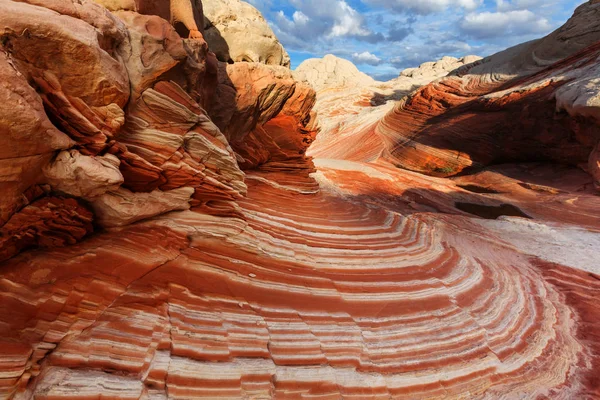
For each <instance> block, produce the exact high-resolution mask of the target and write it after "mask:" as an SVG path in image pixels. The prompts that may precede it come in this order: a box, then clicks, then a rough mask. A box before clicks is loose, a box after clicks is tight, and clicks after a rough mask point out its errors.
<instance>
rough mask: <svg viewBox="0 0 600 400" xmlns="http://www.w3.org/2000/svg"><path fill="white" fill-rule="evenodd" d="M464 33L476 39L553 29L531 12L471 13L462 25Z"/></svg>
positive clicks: (543, 31)
mask: <svg viewBox="0 0 600 400" xmlns="http://www.w3.org/2000/svg"><path fill="white" fill-rule="evenodd" d="M460 29H461V31H462V32H463V33H465V34H467V35H469V36H470V37H473V38H476V39H488V38H492V37H498V36H502V35H504V36H506V35H513V36H517V35H528V34H534V33H538V34H541V33H546V32H548V31H550V30H551V29H552V25H551V24H550V22H549V21H548V20H547V19H546V18H544V17H541V16H538V15H536V14H534V13H533V12H531V11H529V10H514V11H498V12H489V11H485V12H481V13H469V14H467V15H465V17H464V18H463V19H462V21H461V23H460Z"/></svg>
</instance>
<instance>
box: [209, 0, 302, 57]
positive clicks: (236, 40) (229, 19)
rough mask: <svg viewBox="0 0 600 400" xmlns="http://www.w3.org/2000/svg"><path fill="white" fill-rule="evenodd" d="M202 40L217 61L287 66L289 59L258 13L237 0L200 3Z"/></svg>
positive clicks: (245, 3) (248, 5)
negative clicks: (202, 20) (215, 56)
mask: <svg viewBox="0 0 600 400" xmlns="http://www.w3.org/2000/svg"><path fill="white" fill-rule="evenodd" d="M202 2H203V4H204V17H205V19H204V21H205V22H204V37H205V38H206V41H207V42H208V45H209V47H210V50H211V51H213V52H214V53H215V54H216V55H217V58H218V59H219V60H220V61H223V62H227V63H233V62H242V61H245V62H257V63H263V64H268V65H282V66H284V67H288V68H289V67H290V57H289V55H288V53H287V52H286V51H285V49H284V48H283V46H282V45H281V43H279V40H278V39H277V37H276V36H275V34H274V33H273V31H272V30H271V28H270V27H269V25H268V24H267V21H265V19H264V17H263V16H262V15H261V13H260V12H259V11H258V10H257V9H256V8H254V7H253V6H251V5H250V4H248V3H247V2H245V1H241V0H203V1H202Z"/></svg>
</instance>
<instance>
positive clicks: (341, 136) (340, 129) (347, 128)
mask: <svg viewBox="0 0 600 400" xmlns="http://www.w3.org/2000/svg"><path fill="white" fill-rule="evenodd" d="M478 60H480V57H477V56H467V57H463V58H460V59H457V58H454V57H444V58H442V59H441V60H439V61H437V62H428V63H423V64H422V65H420V66H419V67H418V68H409V69H406V70H404V71H402V72H401V74H400V76H398V78H396V79H393V80H391V81H388V82H377V81H375V80H374V79H373V78H371V77H370V76H368V75H366V74H364V73H362V72H360V71H359V70H358V68H356V66H355V65H354V64H352V63H351V62H350V61H348V60H344V59H342V58H338V57H335V56H333V55H331V54H329V55H326V56H325V57H323V58H322V59H309V60H306V61H304V62H303V63H302V64H300V65H299V66H298V68H297V69H296V70H295V76H296V78H297V79H299V80H302V81H305V82H307V83H308V84H310V85H311V86H312V87H313V88H314V89H315V90H316V91H317V93H318V99H317V103H316V105H315V107H314V112H315V116H313V123H314V124H315V125H318V126H319V128H320V134H319V136H318V137H317V138H316V143H315V144H314V146H312V147H311V149H310V155H314V156H319V157H321V156H323V157H330V158H344V159H348V160H363V161H370V160H374V159H376V158H377V157H378V156H379V154H380V153H381V152H382V150H383V143H382V141H381V140H380V139H379V137H377V136H374V135H372V134H371V132H372V131H373V126H374V124H376V123H377V122H378V121H379V120H380V119H382V118H383V116H384V115H385V114H386V113H387V112H388V111H389V110H390V109H391V108H392V107H393V105H394V102H395V101H397V100H400V99H401V98H403V97H404V96H406V95H408V94H409V93H411V92H412V91H414V90H415V89H417V88H419V87H421V86H423V85H426V84H428V83H430V82H431V81H433V80H435V79H437V78H440V77H443V76H446V75H448V73H450V72H451V71H453V70H455V69H458V68H460V67H462V66H464V65H466V64H469V63H472V62H475V61H478ZM357 132H358V136H357V137H356V138H354V139H353V140H357V141H359V142H364V143H365V145H364V146H360V147H358V146H353V147H352V149H350V148H348V147H347V145H345V144H342V142H344V141H346V138H347V136H348V135H351V136H353V135H355V134H356V133H357ZM346 143H347V144H350V142H346Z"/></svg>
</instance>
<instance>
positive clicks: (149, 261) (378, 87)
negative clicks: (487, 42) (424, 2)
mask: <svg viewBox="0 0 600 400" xmlns="http://www.w3.org/2000/svg"><path fill="white" fill-rule="evenodd" d="M596 3H597V1H591V2H589V3H587V4H586V5H585V6H583V8H580V9H579V10H578V11H577V13H576V15H575V17H574V19H573V20H571V21H570V22H569V23H568V24H567V27H569V28H568V29H566V30H559V32H562V33H561V34H560V35H563V36H560V35H558V36H557V34H554V36H552V35H551V36H550V37H549V38H546V39H544V40H542V41H538V42H535V43H533V44H528V45H527V46H534V47H535V48H536V49H539V51H540V54H542V52H543V51H542V50H543V49H546V50H547V51H548V53H547V55H548V57H554V58H556V59H555V60H554V61H556V63H552V64H550V65H548V66H546V67H539V66H538V67H534V66H533V64H531V62H532V60H537V61H536V62H539V61H540V59H539V58H536V57H533V56H532V55H531V54H529V55H528V54H527V53H526V52H525V50H523V49H524V48H525V47H520V48H517V49H513V50H509V51H508V52H507V53H505V54H504V55H501V56H495V57H492V58H488V59H486V60H483V61H478V62H476V63H475V65H470V66H466V67H463V68H462V69H459V70H458V71H456V72H454V73H453V75H452V76H450V77H446V78H442V79H441V80H438V81H436V82H434V83H432V84H429V85H426V86H425V87H423V88H421V89H418V90H417V91H413V90H414V89H415V88H416V87H418V86H419V85H420V83H419V82H421V81H417V80H415V79H417V78H416V76H419V78H418V79H425V78H423V77H422V75H426V74H421V73H420V72H418V71H412V72H410V74H411V75H415V77H412V76H411V77H409V76H404V77H400V78H398V80H397V81H399V82H402V81H404V82H405V83H400V84H399V83H398V82H396V83H394V81H392V82H390V83H378V82H372V81H369V82H366V83H365V85H364V86H362V87H355V88H348V87H347V86H344V85H343V84H342V85H340V86H336V87H327V86H323V87H322V88H320V90H319V91H318V93H317V94H316V95H315V91H314V90H313V89H312V88H311V87H310V86H309V84H308V83H307V82H304V81H302V80H299V79H298V75H297V74H294V73H292V72H291V71H289V69H287V68H285V67H281V66H269V65H265V64H262V63H234V64H227V63H223V62H220V63H219V62H217V60H216V59H215V58H214V56H213V55H212V54H211V53H210V52H209V51H208V45H207V44H206V43H205V42H204V41H203V40H201V39H200V38H195V39H191V40H190V39H185V38H182V37H181V35H179V34H178V33H177V31H176V29H174V28H173V26H172V25H171V24H170V23H169V21H167V20H166V19H164V18H160V17H159V16H156V15H145V14H140V13H138V12H136V11H132V10H125V9H122V8H119V9H118V10H115V11H114V12H113V13H109V12H108V11H107V10H106V9H105V8H102V7H100V6H99V5H97V4H95V3H93V2H92V1H91V0H68V1H56V2H53V1H47V2H43V4H42V2H40V0H27V1H12V0H0V22H2V24H0V28H2V27H5V26H6V28H2V29H4V30H3V31H2V32H1V36H2V37H4V38H5V39H3V40H2V41H1V42H0V43H1V46H0V78H2V80H0V100H2V101H0V144H3V146H2V147H1V148H0V184H1V185H2V190H3V195H4V194H7V195H6V196H1V197H0V205H1V206H2V208H1V210H2V214H1V217H2V220H0V398H3V399H4V398H6V399H47V400H50V399H52V400H60V399H81V398H90V399H97V398H110V399H206V398H231V399H245V398H248V399H250V398H251V399H278V400H279V399H284V400H286V399H290V400H292V399H309V398H322V399H325V398H327V399H340V398H356V399H406V398H415V399H425V398H426V399H464V398H470V399H482V400H484V399H499V398H505V399H520V398H526V399H529V398H536V399H537V398H545V399H588V398H589V399H594V398H599V397H600V381H599V380H598V374H597V371H598V368H600V336H599V334H598V332H599V329H598V328H599V327H598V321H599V320H600V309H599V307H598V304H597V298H598V296H600V269H599V268H598V264H597V249H598V248H599V246H600V197H599V196H597V195H596V193H595V189H594V187H593V183H594V182H593V178H592V177H591V176H590V174H589V173H592V174H595V173H596V172H597V169H594V168H597V167H598V165H597V161H598V155H597V154H598V148H597V147H595V146H597V143H595V142H594V139H595V136H594V135H595V132H597V126H598V125H597V123H598V121H597V120H596V115H597V111H596V109H595V108H596V107H597V105H596V100H595V97H596V96H595V95H594V88H595V87H596V86H595V85H594V82H595V81H594V79H593V77H594V76H597V75H598V72H597V71H595V70H594V68H595V67H596V66H597V65H598V62H597V59H598V54H597V51H598V48H597V47H598V45H592V47H587V48H585V42H586V41H588V40H589V41H592V40H597V39H594V37H595V35H597V32H600V29H597V28H598V26H597V25H598V19H594V18H592V17H593V16H594V15H595V14H594V13H595V12H596V10H597V5H596ZM599 5H600V4H599ZM592 21H593V23H592ZM582 22H585V23H588V24H591V25H589V26H588V28H587V29H583V28H581V26H580V23H582ZM25 31H26V32H28V33H23V34H20V33H22V32H25ZM15 32H19V34H15ZM586 32H587V35H586V34H585V33H586ZM571 33H572V34H573V35H574V36H572V37H571V39H570V40H572V41H573V42H574V43H575V44H573V46H572V47H573V49H572V53H573V54H571V55H570V56H568V57H567V58H564V59H559V58H560V51H564V52H565V53H564V55H565V56H567V54H566V52H567V49H571V46H567V45H564V43H563V42H562V40H563V39H564V38H565V36H564V35H570V34H571ZM49 38H50V39H49ZM553 38H554V39H553ZM552 40H557V41H558V43H557V44H556V46H554V47H553V46H552V45H551V41H552ZM44 41H46V42H47V41H51V42H52V43H46V42H44ZM36 46H39V47H40V48H41V49H43V50H44V51H45V52H47V53H37V52H36V51H35V48H36ZM51 46H54V47H51ZM536 46H537V47H536ZM534 47H528V48H529V49H532V48H534ZM578 47H581V49H579V48H578ZM53 49H57V50H53ZM557 49H558V50H557ZM561 49H562V50H561ZM546 50H544V51H546ZM53 51H54V52H53ZM557 51H558V52H557ZM507 54H512V56H511V57H512V58H510V60H512V61H510V60H509V61H510V62H509V61H507V60H508V58H506V57H507ZM544 54H546V53H544ZM536 55H537V53H536ZM52 56H54V57H52ZM59 56H60V57H59ZM548 59H549V58H548ZM80 60H84V61H85V62H86V65H84V66H81V67H80V68H79V65H78V63H79V62H80ZM515 60H521V61H522V63H521V64H519V62H516V61H515ZM334 61H335V60H332V64H338V65H343V64H344V63H343V62H338V61H335V62H334ZM449 61H451V60H448V59H446V60H445V61H442V65H446V64H447V63H448V62H449ZM434 65H435V64H434ZM518 65H521V66H522V67H523V69H522V70H521V69H519V67H518ZM430 67H431V65H429V64H427V65H426V66H424V68H423V70H425V69H430ZM440 68H441V67H440ZM431 69H433V70H436V68H431ZM347 70H351V69H350V68H348V69H347ZM476 70H479V71H483V72H481V74H480V75H473V71H476ZM77 71H83V73H84V74H85V75H84V76H85V78H86V79H80V78H79V81H78V78H77V76H76V74H77ZM421 72H424V71H421ZM353 73H355V71H353ZM406 74H408V72H407V73H406ZM594 74H595V75H594ZM4 78H6V79H4ZM306 79H308V80H310V78H309V77H307V78H306ZM327 79H328V78H327V77H326V76H325V78H324V81H326V80H327ZM511 79H512V80H511ZM339 81H340V82H344V79H343V77H342V78H341V79H340V80H339ZM365 81H366V80H365ZM411 81H412V82H413V83H410V84H409V83H408V82H411ZM540 82H546V83H545V84H541V83H540ZM394 85H405V86H400V87H398V86H396V89H394V87H395V86H394ZM413 86H416V87H413ZM516 88H519V89H518V90H517V89H516ZM529 88H533V89H531V93H533V94H534V96H530V94H531V93H530V92H528V90H529ZM407 91H413V93H412V95H411V96H409V97H407V98H404V100H402V101H400V102H399V103H398V104H395V102H394V100H395V99H397V98H400V97H403V96H404V93H406V92H407ZM342 96H345V97H342ZM465 98H469V99H470V100H468V101H464V99H465ZM427 101H428V103H426V102H427ZM528 101H532V103H528ZM424 104H427V106H428V107H429V109H430V110H432V111H434V112H435V113H438V114H437V117H435V118H431V119H427V120H425V117H424V115H425V112H424V111H423V108H418V107H417V106H419V107H424V106H423V105H424ZM540 104H543V105H546V106H548V107H542V108H540V107H539V106H540ZM517 105H518V106H519V107H517ZM411 107H412V108H411ZM454 107H456V109H455V108H454ZM486 107H487V108H486ZM557 107H558V110H559V111H558V115H555V114H552V118H553V119H552V120H553V122H554V125H552V126H554V129H556V130H557V131H552V130H549V124H548V123H547V121H546V120H545V119H543V118H541V117H540V115H539V114H537V113H538V112H542V115H541V116H542V117H545V116H546V114H545V113H548V112H549V110H552V112H556V109H557ZM315 109H316V110H317V111H318V112H319V113H320V117H319V118H317V117H316V116H315V113H314V110H315ZM457 110H458V111H463V110H464V111H465V114H464V115H463V116H462V117H461V114H460V113H459V112H458V111H457ZM516 110H519V112H522V113H524V114H518V115H519V116H522V117H527V118H522V119H520V120H517V119H516V118H512V120H516V121H521V123H523V124H524V125H526V123H529V124H530V125H528V126H529V131H531V132H532V133H534V134H535V135H538V136H535V140H538V141H539V143H541V144H542V145H543V146H548V143H550V144H552V143H553V142H552V140H553V139H555V138H556V137H561V136H560V135H561V134H562V133H563V132H566V131H568V129H570V132H571V133H572V137H574V138H575V139H574V140H576V141H577V143H580V144H582V143H586V148H585V150H586V151H587V150H588V147H589V150H590V151H591V149H592V148H593V147H595V148H596V152H594V153H592V156H591V157H587V156H588V155H589V154H585V153H584V152H582V156H583V155H585V156H586V157H584V158H585V160H584V161H585V163H584V164H585V165H584V166H586V169H587V171H588V172H584V171H583V169H578V168H574V167H573V166H569V165H559V164H557V163H550V164H549V163H513V164H503V165H497V164H496V163H494V165H491V166H489V167H487V168H485V169H482V170H479V171H476V172H475V173H471V174H463V175H461V176H458V177H454V178H452V179H448V178H446V177H435V176H430V175H444V174H442V173H441V172H443V171H437V172H435V171H434V172H435V173H431V174H421V173H418V172H413V171H409V170H406V169H400V168H398V167H397V165H401V163H400V162H399V160H408V161H411V162H414V163H415V164H416V165H421V164H419V160H420V159H421V158H419V157H420V154H416V155H415V157H414V158H412V157H411V158H402V157H401V156H400V155H401V152H402V151H404V150H403V148H402V146H399V144H400V143H401V142H400V141H399V140H398V138H401V137H402V134H403V132H404V131H397V130H395V129H396V127H398V126H403V129H409V128H410V129H416V128H415V127H418V128H419V129H421V130H422V131H423V132H424V135H425V134H431V133H432V132H436V130H439V132H445V134H446V135H448V138H449V139H455V138H460V137H461V136H460V135H461V134H463V133H464V134H465V135H468V136H467V139H469V140H470V141H472V142H473V143H478V144H479V145H482V143H487V142H486V140H489V139H488V138H489V137H490V136H492V135H491V134H492V133H496V134H497V135H504V137H512V140H514V141H515V142H516V143H521V141H522V140H523V138H524V137H525V138H527V136H526V135H524V133H523V131H519V130H514V131H508V130H503V125H502V124H500V123H498V120H497V119H496V120H493V119H491V118H490V119H489V120H488V116H489V114H493V113H492V111H493V112H494V113H497V114H500V115H509V116H511V117H513V116H514V115H517V111H516ZM540 110H541V111H540ZM453 113H454V114H453ZM486 113H488V114H486ZM405 115H408V116H412V118H413V119H412V123H413V124H412V125H410V124H409V121H410V120H409V119H408V118H407V117H405ZM461 118H465V119H467V120H468V122H469V123H468V124H466V122H465V124H464V125H460V123H461V122H462V119H461ZM561 118H562V119H561ZM504 119H508V118H504ZM492 120H493V121H494V123H490V122H489V121H492ZM557 121H558V122H557ZM317 124H318V125H319V126H320V129H321V132H320V134H319V136H318V139H317V140H314V139H315V134H316V128H317ZM403 124H404V125H403ZM420 124H422V125H420ZM479 125H481V126H482V127H485V128H487V131H484V130H483V128H481V127H479ZM458 128H460V129H458ZM466 128H470V130H468V129H466ZM496 128H497V129H498V130H495V129H496ZM427 130H429V131H427ZM419 132H420V131H419ZM476 133H477V135H476ZM511 135H514V136H511ZM413 140H415V141H418V140H423V138H422V137H420V136H415V137H414V138H413ZM448 143H455V144H457V145H461V146H469V145H471V142H469V141H462V142H456V141H455V142H451V141H450V142H448ZM539 143H538V144H539ZM543 146H542V147H543ZM430 148H431V149H437V148H435V147H434V146H430ZM574 148H577V147H564V148H562V149H561V150H560V152H558V150H557V152H556V153H555V154H556V156H557V157H556V158H555V159H554V160H559V159H561V157H563V158H564V157H566V155H567V154H570V153H569V152H573V151H574V150H573V149H574ZM448 149H451V150H452V148H449V147H440V148H439V149H438V150H436V151H433V152H432V151H431V150H428V151H429V153H427V154H429V155H428V157H430V158H431V157H433V156H432V155H436V154H440V153H443V152H444V151H448ZM415 150H423V148H422V147H418V148H417V149H415ZM491 150H492V151H496V150H497V149H496V148H491ZM423 153H425V152H423ZM306 154H314V155H316V156H317V157H315V158H311V157H307V156H306ZM423 157H425V156H423ZM439 157H441V156H439ZM528 161H531V160H528ZM570 162H572V161H570ZM594 171H596V172H594ZM595 176H596V179H597V175H595Z"/></svg>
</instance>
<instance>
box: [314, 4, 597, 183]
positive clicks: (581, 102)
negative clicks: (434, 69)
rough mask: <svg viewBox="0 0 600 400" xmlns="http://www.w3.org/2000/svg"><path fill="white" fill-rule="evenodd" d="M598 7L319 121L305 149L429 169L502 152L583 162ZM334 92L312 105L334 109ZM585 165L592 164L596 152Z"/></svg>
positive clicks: (477, 161)
mask: <svg viewBox="0 0 600 400" xmlns="http://www.w3.org/2000/svg"><path fill="white" fill-rule="evenodd" d="M599 12H600V5H599V4H598V3H596V2H589V3H586V4H584V5H582V6H580V7H579V8H578V9H577V10H576V11H575V14H574V16H573V18H572V19H571V20H569V22H567V24H565V25H564V26H563V27H561V28H559V29H558V30H557V31H556V32H553V33H552V34H550V35H548V36H547V37H545V38H543V39H540V40H537V41H533V42H529V43H526V44H524V45H520V46H516V47H514V48H511V49H508V50H506V51H503V52H501V53H499V54H496V55H494V56H491V57H488V58H486V59H484V60H481V61H477V62H475V63H472V64H467V65H465V66H464V67H461V68H459V69H457V70H455V71H454V72H453V73H451V74H450V76H448V77H446V78H442V79H440V80H437V81H434V82H433V83H431V84H429V85H426V86H424V87H422V88H421V89H418V90H417V91H415V92H414V93H411V94H410V95H409V96H407V97H405V98H402V100H401V101H400V102H398V103H396V104H395V105H394V106H393V107H392V106H391V103H388V104H387V107H389V108H387V109H386V108H384V107H378V108H377V111H371V110H365V107H359V109H358V110H357V111H356V112H355V113H356V114H357V117H356V118H353V119H352V120H348V119H346V120H345V121H344V122H343V124H341V123H340V124H336V125H333V124H331V123H329V124H328V125H326V126H325V127H324V128H325V129H324V130H325V132H326V133H325V134H324V135H321V136H319V140H317V142H316V143H315V146H313V147H312V148H311V151H310V154H311V155H314V156H323V155H325V154H328V153H329V152H330V151H331V148H335V150H334V151H335V154H336V157H341V158H345V159H349V160H356V161H372V160H374V159H378V158H383V159H386V160H388V161H390V162H392V163H393V164H395V165H397V166H399V167H402V168H406V169H410V170H413V171H418V172H421V173H426V174H430V175H434V176H452V175H455V174H458V173H460V172H463V171H465V170H467V171H468V170H476V169H477V168H482V167H485V166H488V165H490V164H496V163H499V162H509V161H517V162H518V161H532V160H535V161H544V160H546V161H553V162H557V163H566V164H570V165H575V166H577V165H585V164H588V160H589V159H592V160H593V159H594V156H593V155H592V156H591V157H590V153H591V152H592V150H593V149H594V147H595V146H596V143H597V142H598V140H600V137H599V136H598V134H597V118H598V115H597V114H596V113H597V84H596V83H595V80H596V79H595V77H596V76H597V66H596V64H595V60H596V59H597V57H598V55H599V54H600V53H599V52H598V46H597V45H595V44H596V43H597V41H598V40H600V35H599V33H598V30H597V29H596V28H595V26H596V25H597V17H598V13H599ZM407 74H410V75H415V71H409V73H407ZM407 74H404V75H407ZM400 78H403V76H401V77H400ZM416 87H418V85H417V86H416ZM416 87H415V88H416ZM372 92H373V90H372V89H369V90H366V91H364V90H363V92H362V94H363V96H365V95H367V96H368V95H369V94H370V93H372ZM332 97H333V96H332ZM341 98H342V97H341V96H335V97H334V98H333V99H332V100H330V99H327V101H325V100H319V103H318V105H317V110H318V112H319V113H320V114H321V113H323V112H325V116H330V115H332V114H336V110H339V109H340V108H341V107H345V106H347V103H343V104H340V102H339V101H336V100H337V99H341ZM373 98H374V97H373ZM373 98H372V99H371V100H370V102H371V103H373ZM383 99H384V100H387V98H386V97H385V96H383ZM365 101H366V99H365ZM355 103H357V104H358V105H360V106H362V105H363V104H366V103H365V102H362V103H361V102H358V101H357V102H355ZM320 104H323V106H322V107H321V106H320ZM383 112H385V116H382V113H383ZM323 119H328V118H323ZM328 120H330V119H328ZM474 121H477V122H476V123H474ZM573 132H577V133H576V134H575V135H574V134H573ZM327 136H330V137H331V139H326V138H327ZM321 139H323V140H321ZM353 141H359V142H366V143H369V146H367V148H368V150H367V151H365V150H362V149H357V148H355V147H351V148H345V149H344V148H343V145H341V144H340V143H342V142H345V143H352V142H353ZM590 169H591V170H595V169H594V164H593V161H591V162H590Z"/></svg>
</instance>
